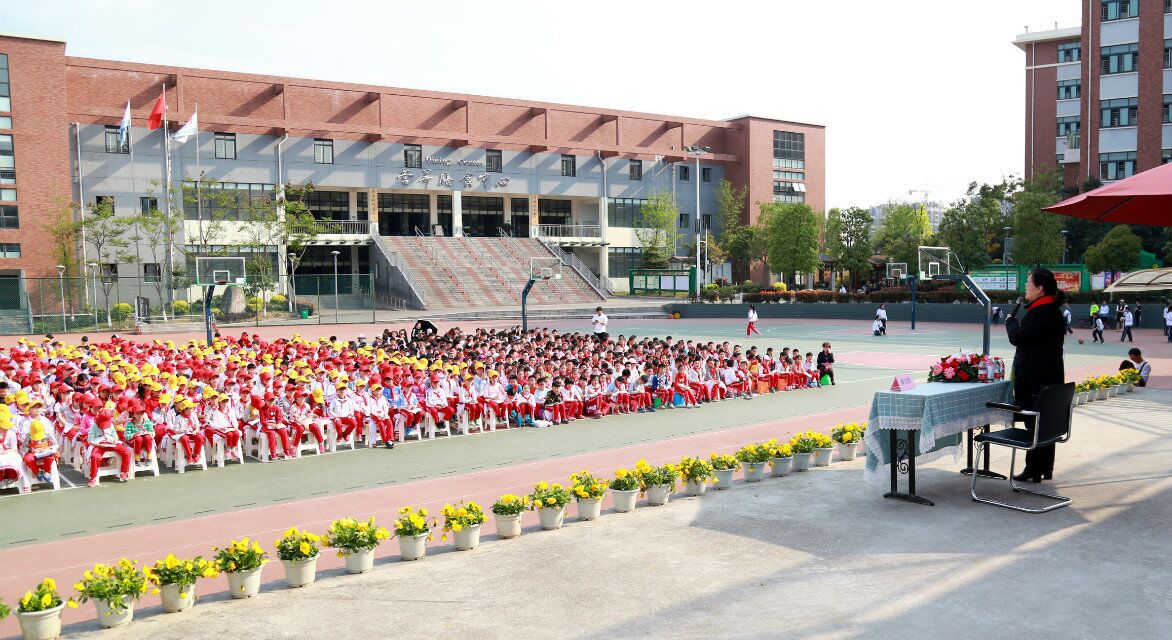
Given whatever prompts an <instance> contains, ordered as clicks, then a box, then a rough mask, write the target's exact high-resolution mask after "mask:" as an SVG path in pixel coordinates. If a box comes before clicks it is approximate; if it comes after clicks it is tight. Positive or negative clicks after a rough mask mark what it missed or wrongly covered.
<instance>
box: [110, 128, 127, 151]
mask: <svg viewBox="0 0 1172 640" xmlns="http://www.w3.org/2000/svg"><path fill="white" fill-rule="evenodd" d="M127 133H129V132H127ZM121 134H122V132H121V130H119V128H118V127H106V153H130V136H129V135H127V136H126V140H125V141H123V140H121V138H122V135H121Z"/></svg>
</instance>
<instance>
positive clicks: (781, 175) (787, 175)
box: [773, 171, 806, 181]
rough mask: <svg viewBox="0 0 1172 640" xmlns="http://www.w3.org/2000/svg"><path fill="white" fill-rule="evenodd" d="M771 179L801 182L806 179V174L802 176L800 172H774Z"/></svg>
mask: <svg viewBox="0 0 1172 640" xmlns="http://www.w3.org/2000/svg"><path fill="white" fill-rule="evenodd" d="M773 179H774V180H798V181H801V180H805V179H806V174H804V173H802V172H800V171H774V172H773Z"/></svg>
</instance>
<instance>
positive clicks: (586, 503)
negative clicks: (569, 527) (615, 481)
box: [578, 498, 602, 520]
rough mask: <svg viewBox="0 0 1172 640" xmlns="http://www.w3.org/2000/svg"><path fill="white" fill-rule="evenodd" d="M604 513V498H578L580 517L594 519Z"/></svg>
mask: <svg viewBox="0 0 1172 640" xmlns="http://www.w3.org/2000/svg"><path fill="white" fill-rule="evenodd" d="M600 515H602V498H578V519H579V520H594V519H595V518H597V517H598V516H600Z"/></svg>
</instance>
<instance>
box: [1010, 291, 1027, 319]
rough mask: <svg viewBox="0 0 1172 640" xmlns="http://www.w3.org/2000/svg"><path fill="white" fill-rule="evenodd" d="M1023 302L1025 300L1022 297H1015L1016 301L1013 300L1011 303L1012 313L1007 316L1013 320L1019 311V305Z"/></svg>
mask: <svg viewBox="0 0 1172 640" xmlns="http://www.w3.org/2000/svg"><path fill="white" fill-rule="evenodd" d="M1024 302H1025V298H1023V297H1021V296H1018V297H1017V300H1014V301H1013V311H1012V312H1010V314H1009V315H1011V316H1013V317H1015V318H1016V317H1017V312H1018V310H1020V309H1021V305H1022V303H1024Z"/></svg>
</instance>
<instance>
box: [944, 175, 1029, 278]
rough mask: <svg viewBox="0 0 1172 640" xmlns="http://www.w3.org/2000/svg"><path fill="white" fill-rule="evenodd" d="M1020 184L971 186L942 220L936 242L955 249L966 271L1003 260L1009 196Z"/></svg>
mask: <svg viewBox="0 0 1172 640" xmlns="http://www.w3.org/2000/svg"><path fill="white" fill-rule="evenodd" d="M1016 184H1017V183H1016V182H1015V181H1012V180H1004V181H1002V182H1000V183H999V184H981V185H978V184H977V183H976V182H972V183H970V184H969V188H968V191H967V192H966V193H965V197H964V198H962V199H961V200H958V201H957V202H954V203H953V204H952V206H950V207H949V208H948V209H947V210H946V211H945V212H944V216H943V217H942V218H941V220H940V227H939V229H938V231H937V240H936V242H937V243H938V244H939V245H942V246H946V247H948V248H949V249H951V250H952V252H953V253H954V254H955V255H956V257H957V259H958V260H959V261H960V263H961V265H963V266H964V268H965V270H966V271H972V270H973V269H979V268H981V267H983V266H985V264H986V263H987V262H989V259H990V258H991V257H992V256H994V255H996V256H998V257H1000V254H1001V251H1002V248H1003V247H1002V244H1003V238H1004V231H1003V229H1004V227H1006V226H1007V225H1008V223H1009V213H1008V212H1009V201H1008V197H1009V194H1010V193H1012V192H1013V190H1014V189H1015V188H1016V187H1015V185H1016Z"/></svg>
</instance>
